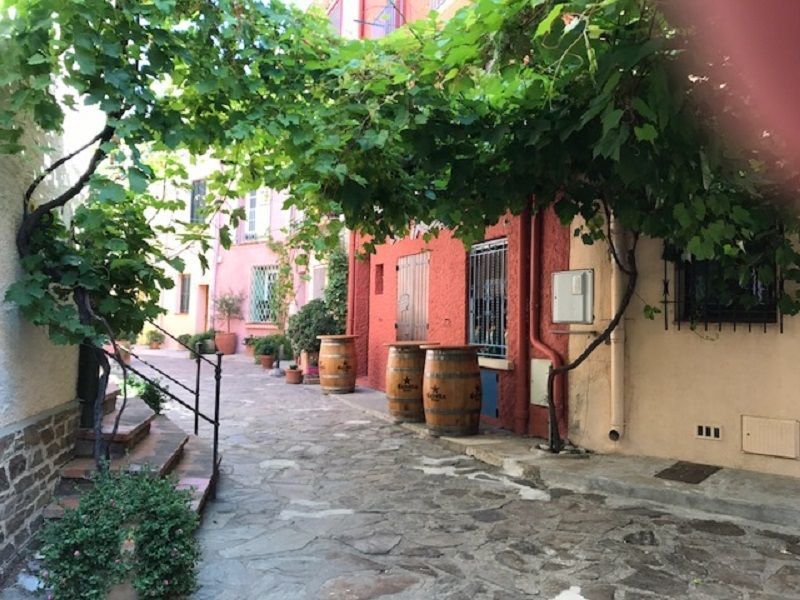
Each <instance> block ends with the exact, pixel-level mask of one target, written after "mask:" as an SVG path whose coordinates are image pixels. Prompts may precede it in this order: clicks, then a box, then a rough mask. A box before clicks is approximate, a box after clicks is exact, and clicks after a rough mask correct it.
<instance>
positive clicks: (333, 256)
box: [325, 245, 348, 333]
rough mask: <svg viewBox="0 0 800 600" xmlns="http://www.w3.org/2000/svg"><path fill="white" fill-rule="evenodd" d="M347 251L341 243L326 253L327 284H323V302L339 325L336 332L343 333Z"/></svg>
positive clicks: (345, 311)
mask: <svg viewBox="0 0 800 600" xmlns="http://www.w3.org/2000/svg"><path fill="white" fill-rule="evenodd" d="M347 262H348V261H347V252H345V251H344V248H342V246H341V245H339V246H336V248H334V249H333V250H332V251H331V253H330V254H329V255H328V285H327V286H325V304H327V305H328V308H329V309H330V311H331V314H332V315H333V318H334V320H335V321H336V323H337V325H338V326H339V329H338V331H336V333H344V329H345V325H346V323H347V270H348V264H347Z"/></svg>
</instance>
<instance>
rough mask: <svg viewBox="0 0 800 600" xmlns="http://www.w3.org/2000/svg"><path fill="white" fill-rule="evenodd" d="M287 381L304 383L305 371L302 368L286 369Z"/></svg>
mask: <svg viewBox="0 0 800 600" xmlns="http://www.w3.org/2000/svg"><path fill="white" fill-rule="evenodd" d="M286 383H292V384H296V383H303V372H302V371H301V370H300V369H286Z"/></svg>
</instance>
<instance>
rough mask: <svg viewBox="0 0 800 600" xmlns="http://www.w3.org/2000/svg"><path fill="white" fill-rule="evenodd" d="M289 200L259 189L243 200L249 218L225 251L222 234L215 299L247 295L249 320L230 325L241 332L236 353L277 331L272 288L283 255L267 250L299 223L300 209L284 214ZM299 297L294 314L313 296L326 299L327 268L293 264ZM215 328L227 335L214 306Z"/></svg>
mask: <svg viewBox="0 0 800 600" xmlns="http://www.w3.org/2000/svg"><path fill="white" fill-rule="evenodd" d="M283 202H284V196H283V194H281V193H280V192H276V191H274V190H268V189H260V190H258V191H257V192H251V193H250V194H248V196H247V197H245V198H243V199H241V200H240V205H241V206H242V207H243V208H244V209H245V212H246V214H247V220H246V221H244V222H242V223H240V224H239V226H238V227H237V228H236V230H235V231H234V232H232V238H233V244H232V245H231V247H230V248H228V249H225V248H223V247H222V245H221V244H220V243H219V236H218V235H217V240H216V245H215V252H214V264H213V265H212V270H213V284H212V285H213V290H214V291H213V295H214V297H215V298H216V297H219V296H220V295H221V294H227V293H234V294H241V295H243V296H244V302H243V303H242V313H243V315H244V318H243V319H241V320H235V321H232V322H231V331H232V332H234V333H236V334H237V351H238V352H241V351H243V350H244V340H245V338H246V337H248V336H263V335H269V334H272V333H276V332H277V331H278V328H277V326H276V324H275V322H274V319H273V315H272V314H271V313H270V308H269V297H270V288H271V285H272V284H273V282H274V278H275V277H276V275H277V271H278V265H279V257H278V256H277V254H276V253H275V252H273V251H272V250H271V249H270V248H269V247H268V240H269V239H270V238H272V239H273V240H275V241H278V242H281V241H283V240H285V238H286V231H287V230H288V229H289V227H290V226H291V224H292V222H293V221H294V220H295V219H296V217H297V214H296V209H294V208H291V209H288V210H284V208H283ZM293 271H294V283H295V285H294V288H295V294H294V297H293V299H292V301H291V303H290V306H289V313H290V314H293V313H295V312H296V311H297V309H298V308H300V307H301V306H303V305H304V304H305V303H306V302H307V301H308V300H310V299H312V298H317V297H322V294H323V292H324V289H325V278H326V272H325V268H324V266H321V265H315V264H313V263H312V264H311V265H310V266H308V267H306V266H298V265H296V264H295V265H293ZM211 311H212V312H211V315H212V319H211V321H212V326H213V327H214V328H215V329H217V330H219V331H225V330H226V329H227V323H225V322H224V321H222V320H221V319H219V318H218V317H217V315H216V314H215V311H214V309H213V302H212V308H211Z"/></svg>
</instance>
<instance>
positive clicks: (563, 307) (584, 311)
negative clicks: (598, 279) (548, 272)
mask: <svg viewBox="0 0 800 600" xmlns="http://www.w3.org/2000/svg"><path fill="white" fill-rule="evenodd" d="M593 322H594V271H593V270H592V269H576V270H574V271H557V272H555V273H553V323H583V324H590V323H593Z"/></svg>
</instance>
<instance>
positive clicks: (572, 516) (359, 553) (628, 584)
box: [9, 353, 800, 600]
mask: <svg viewBox="0 0 800 600" xmlns="http://www.w3.org/2000/svg"><path fill="white" fill-rule="evenodd" d="M156 360H157V361H158V364H159V366H161V367H162V368H165V369H166V370H167V371H169V372H178V373H180V374H181V377H183V378H184V379H186V380H187V381H192V379H193V372H192V370H191V368H192V363H190V362H189V361H188V360H186V359H185V358H183V357H180V358H177V357H174V356H171V355H170V354H169V353H162V354H160V355H158V357H157V358H156ZM203 385H204V388H205V390H206V391H207V394H206V396H205V397H204V400H203V403H204V405H205V406H207V407H208V406H209V404H210V398H211V396H210V394H208V392H210V389H211V380H210V379H208V378H206V377H204V381H203ZM169 416H170V418H173V419H175V420H176V421H178V422H179V423H181V424H182V425H183V426H184V427H186V428H187V430H188V428H189V427H190V426H191V419H190V418H189V417H188V415H186V414H185V413H182V412H181V411H178V410H170V411H169ZM222 424H223V425H222V429H221V451H222V453H223V463H222V465H223V466H222V479H221V481H220V484H219V489H218V495H217V498H216V500H215V501H212V502H210V503H209V504H208V506H207V509H206V513H205V516H204V519H203V523H202V526H201V527H200V531H199V534H198V535H199V538H200V541H201V543H202V547H203V558H202V563H201V565H200V585H201V587H200V589H199V590H198V592H197V594H196V598H198V599H209V600H210V599H215V600H234V599H235V600H240V599H259V600H260V599H275V600H292V599H305V598H309V599H337V600H362V599H363V600H366V599H372V598H391V599H422V600H427V599H442V600H445V599H447V600H461V599H464V600H473V599H474V600H484V599H485V600H511V599H516V598H546V599H553V598H558V599H559V600H570V599H580V598H585V599H590V600H594V599H598V600H601V599H602V600H606V599H638V598H714V599H719V598H753V599H765V600H766V599H773V600H778V599H785V598H800V532H798V533H797V535H795V534H792V533H786V532H771V531H765V530H764V529H763V527H762V526H759V525H755V524H748V523H742V522H736V523H734V522H722V521H719V520H710V519H708V518H702V517H698V516H696V515H695V516H692V515H689V514H687V515H683V516H677V515H673V514H668V513H666V512H664V511H663V510H661V509H657V508H654V507H652V506H645V505H643V504H642V503H626V502H625V500H624V499H619V498H611V497H604V496H600V495H593V494H578V493H572V492H569V491H567V490H563V489H545V488H543V487H542V486H541V485H537V484H536V482H531V481H519V480H515V479H513V478H510V477H508V476H507V475H504V474H503V473H501V472H500V471H498V470H496V469H494V468H492V467H489V466H487V465H485V464H483V463H479V462H477V461H474V460H472V459H470V458H467V457H464V456H461V455H454V454H453V453H452V452H451V451H448V450H447V449H445V448H443V447H442V446H440V445H439V444H437V443H436V442H435V441H434V440H428V439H421V438H418V437H415V436H414V435H413V434H411V433H410V432H408V431H406V430H404V429H401V428H399V427H396V426H393V425H390V424H387V423H385V422H382V421H379V420H377V419H373V418H370V417H368V416H365V415H364V413H362V412H360V411H358V410H357V409H354V408H350V407H348V406H346V405H344V404H343V403H341V402H340V401H338V400H336V399H334V398H329V397H326V396H323V395H321V394H320V392H319V387H318V386H317V387H314V386H291V385H286V384H284V383H283V380H282V379H277V378H272V377H270V376H269V375H268V374H267V372H265V371H263V370H261V368H260V367H257V366H255V365H252V364H251V362H250V361H249V360H246V359H245V358H244V357H232V358H226V359H225V371H224V377H223V402H222ZM207 429H208V428H206V431H207ZM9 597H10V596H9Z"/></svg>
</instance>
